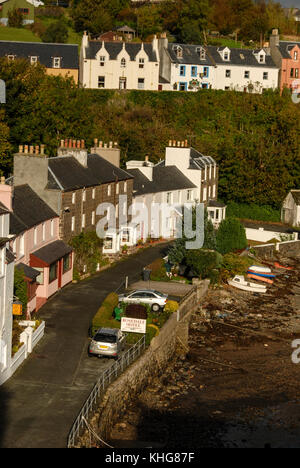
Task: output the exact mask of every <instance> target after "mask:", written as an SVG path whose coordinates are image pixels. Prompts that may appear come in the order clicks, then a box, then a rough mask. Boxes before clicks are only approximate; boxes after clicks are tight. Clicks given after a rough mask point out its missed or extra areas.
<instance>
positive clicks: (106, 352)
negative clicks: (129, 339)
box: [88, 328, 126, 359]
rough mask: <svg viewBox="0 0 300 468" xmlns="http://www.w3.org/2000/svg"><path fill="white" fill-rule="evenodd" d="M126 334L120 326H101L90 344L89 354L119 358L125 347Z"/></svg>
mask: <svg viewBox="0 0 300 468" xmlns="http://www.w3.org/2000/svg"><path fill="white" fill-rule="evenodd" d="M125 342H126V335H124V333H122V332H121V330H119V329H118V328H99V330H98V331H97V332H96V334H95V335H94V337H93V338H92V341H91V343H90V345H89V349H88V355H89V356H90V357H92V356H98V357H101V356H106V357H113V358H115V359H118V357H119V353H120V352H121V351H122V350H123V349H124V348H125Z"/></svg>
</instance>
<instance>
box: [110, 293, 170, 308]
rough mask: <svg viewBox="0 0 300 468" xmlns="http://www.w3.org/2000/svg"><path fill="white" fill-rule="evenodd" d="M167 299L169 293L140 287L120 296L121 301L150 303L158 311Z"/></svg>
mask: <svg viewBox="0 0 300 468" xmlns="http://www.w3.org/2000/svg"><path fill="white" fill-rule="evenodd" d="M167 301H168V295H167V294H163V293H160V292H158V291H155V290H154V289H140V290H138V291H131V292H130V293H126V294H121V295H120V296H119V303H121V302H125V303H126V304H149V305H150V306H151V309H152V310H153V312H158V311H159V310H160V309H163V308H164V307H165V305H166V303H167Z"/></svg>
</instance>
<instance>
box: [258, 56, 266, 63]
mask: <svg viewBox="0 0 300 468" xmlns="http://www.w3.org/2000/svg"><path fill="white" fill-rule="evenodd" d="M259 63H265V56H264V55H263V54H260V55H259Z"/></svg>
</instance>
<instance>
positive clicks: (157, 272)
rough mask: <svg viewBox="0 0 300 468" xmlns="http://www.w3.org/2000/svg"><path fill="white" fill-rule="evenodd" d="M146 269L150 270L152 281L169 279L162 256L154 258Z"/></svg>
mask: <svg viewBox="0 0 300 468" xmlns="http://www.w3.org/2000/svg"><path fill="white" fill-rule="evenodd" d="M147 269H149V270H151V275H150V279H151V280H152V281H167V280H168V279H169V278H168V276H167V272H166V267H165V262H164V260H163V259H162V258H158V259H157V260H154V262H152V263H151V264H150V265H148V266H147Z"/></svg>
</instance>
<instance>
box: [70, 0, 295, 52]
mask: <svg viewBox="0 0 300 468" xmlns="http://www.w3.org/2000/svg"><path fill="white" fill-rule="evenodd" d="M70 5H71V9H70V12H71V17H72V19H73V21H74V27H75V29H76V31H77V32H82V31H83V30H88V31H89V32H90V33H91V34H94V35H97V34H99V33H101V32H104V31H108V30H110V29H114V28H116V27H118V26H120V25H123V24H124V23H126V24H128V25H129V26H131V27H133V28H134V29H135V30H136V31H137V34H138V36H139V37H140V38H141V39H143V40H145V39H147V38H149V36H151V35H152V34H155V33H157V32H161V31H168V32H169V34H170V35H171V37H172V38H173V39H174V40H177V41H182V42H184V43H187V42H190V43H195V42H198V43H199V42H202V41H204V42H206V41H207V40H209V39H208V37H207V35H206V32H207V31H219V33H221V34H233V33H236V35H237V37H238V38H239V39H241V40H243V41H244V42H248V41H254V42H255V41H262V40H264V39H268V37H269V34H270V32H271V30H272V28H274V27H276V28H279V29H280V32H281V33H283V34H296V33H297V24H296V23H295V21H294V20H293V19H292V18H288V17H287V16H286V14H285V12H284V10H283V8H282V6H281V5H280V3H278V2H276V1H273V0H170V1H168V0H165V1H163V2H161V3H159V4H143V5H142V6H139V7H138V8H137V6H136V5H134V4H132V3H131V2H130V0H72V1H71V3H70ZM298 32H299V31H298Z"/></svg>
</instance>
